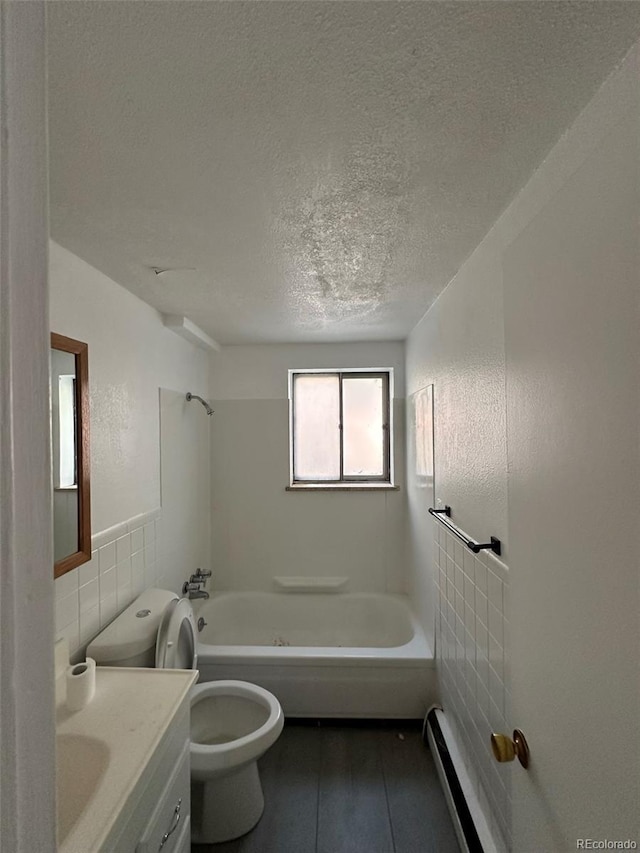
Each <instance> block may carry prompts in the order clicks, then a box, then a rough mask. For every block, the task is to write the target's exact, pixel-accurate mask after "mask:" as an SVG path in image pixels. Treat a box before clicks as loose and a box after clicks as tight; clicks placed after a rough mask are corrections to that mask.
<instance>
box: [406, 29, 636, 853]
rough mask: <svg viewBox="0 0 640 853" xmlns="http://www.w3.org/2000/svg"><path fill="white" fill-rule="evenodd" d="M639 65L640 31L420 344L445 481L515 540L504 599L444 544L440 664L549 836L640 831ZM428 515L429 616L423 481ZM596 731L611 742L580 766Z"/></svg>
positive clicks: (531, 831)
mask: <svg viewBox="0 0 640 853" xmlns="http://www.w3.org/2000/svg"><path fill="white" fill-rule="evenodd" d="M638 80H639V77H638V47H637V46H636V48H635V49H634V51H632V53H631V54H630V56H629V58H628V59H627V61H626V63H625V65H624V67H623V68H622V70H621V71H619V72H617V73H616V74H614V75H613V77H612V78H611V80H610V81H608V82H607V84H606V85H605V86H604V87H603V89H602V90H601V91H600V92H599V93H598V94H597V95H596V97H595V98H594V100H593V101H592V103H591V104H590V105H589V106H588V107H587V108H586V109H585V111H584V112H583V113H582V115H581V116H580V117H579V118H578V120H577V121H576V123H575V124H574V126H573V127H572V128H571V130H570V131H568V132H567V134H565V136H564V137H563V138H562V139H561V140H560V141H559V142H558V143H557V145H556V146H555V147H554V149H553V151H552V152H550V154H549V155H548V157H547V159H546V160H545V162H544V163H543V164H542V165H541V166H540V168H539V169H538V171H537V172H536V173H535V175H534V176H533V177H532V179H531V180H530V181H529V183H528V184H527V186H526V187H525V188H524V189H523V190H522V191H521V193H520V194H519V195H518V196H517V198H516V199H515V200H514V201H513V202H512V204H511V205H510V206H509V208H507V210H506V211H505V213H504V214H503V215H502V216H501V217H500V219H499V220H498V221H497V223H496V225H495V226H494V227H493V229H492V230H491V231H490V232H489V234H488V235H487V237H486V238H485V239H484V240H483V241H482V243H481V244H480V245H479V246H478V247H477V249H476V250H475V252H474V253H473V254H472V255H471V257H470V258H469V260H468V261H467V262H466V263H465V264H464V265H463V267H462V268H461V269H460V271H459V272H458V274H457V275H456V277H455V278H454V279H453V280H452V282H451V283H450V284H449V286H448V287H447V289H446V290H445V291H444V293H443V294H442V295H441V296H440V298H439V299H438V300H437V301H436V303H435V304H434V305H433V306H432V308H431V309H430V311H429V312H428V313H427V314H426V316H425V317H424V318H423V320H422V321H421V322H420V323H419V324H418V326H417V327H416V328H415V329H414V330H413V332H412V333H411V335H410V337H409V340H408V342H407V394H412V393H414V392H415V391H416V390H417V389H419V388H420V387H423V386H424V385H426V384H428V383H430V382H433V383H434V385H435V420H436V491H437V497H438V499H439V500H440V501H441V502H442V503H443V504H444V503H447V504H450V505H451V507H452V510H453V514H454V520H455V521H456V522H457V523H458V524H459V525H460V527H462V528H463V529H464V530H465V531H466V532H468V533H469V534H470V535H471V536H473V537H474V538H476V539H483V540H484V539H485V538H486V537H488V536H490V535H495V536H498V537H499V538H500V539H502V540H503V545H504V551H503V558H504V560H506V563H507V564H508V568H507V566H506V565H505V566H504V567H501V568H500V572H499V573H498V575H499V576H500V577H501V580H502V582H503V588H502V591H501V593H500V594H499V595H498V592H497V591H496V597H495V601H494V608H495V609H494V611H491V600H489V602H488V603H489V607H488V612H486V611H485V608H484V599H483V598H482V595H483V594H484V593H482V590H480V593H481V594H480V595H479V592H478V585H477V580H478V578H477V571H476V570H475V569H474V568H471V563H469V566H470V568H469V571H468V572H467V569H466V567H465V566H464V565H463V566H462V569H463V571H462V572H460V573H458V571H457V569H456V565H457V561H456V560H455V556H454V555H453V554H452V555H448V554H447V553H446V552H445V553H444V554H443V552H442V549H441V548H440V545H441V544H442V542H440V544H437V543H436V546H435V547H436V554H437V557H438V563H439V565H440V568H442V566H443V564H444V566H445V572H444V576H443V574H442V571H439V572H438V574H437V587H436V589H435V592H434V594H435V597H436V602H437V603H438V620H437V631H438V644H437V645H438V650H439V651H438V658H439V660H438V666H439V674H440V679H441V687H442V693H443V702H444V705H445V709H446V711H447V713H448V715H449V716H450V718H451V719H452V722H453V725H454V728H455V730H456V732H457V736H458V738H459V741H460V744H461V746H462V748H463V752H464V753H465V755H466V759H467V763H468V766H469V768H470V771H471V775H472V777H473V779H474V780H475V783H476V785H477V787H478V790H479V793H480V796H481V799H482V800H483V802H484V803H485V805H486V806H487V808H488V809H489V810H490V811H491V819H492V821H493V826H494V829H495V830H496V835H498V833H501V834H502V836H503V838H504V839H505V840H506V841H507V843H508V842H509V841H510V840H511V830H512V829H513V830H514V832H515V835H514V837H513V844H514V849H517V850H522V851H527V853H528V851H530V850H531V851H533V850H539V849H545V850H550V851H551V850H554V851H555V850H565V849H570V847H575V837H577V836H576V833H577V835H578V836H586V837H593V838H598V837H600V838H605V837H608V838H626V837H627V835H628V834H629V833H630V832H631V834H632V836H633V833H634V831H637V825H635V824H636V823H637V819H636V811H637V810H636V809H635V807H634V806H633V802H636V803H637V784H638V779H637V767H638V764H637V753H635V752H633V749H635V748H636V747H635V746H633V748H632V751H631V752H629V751H628V752H627V758H626V759H625V758H624V757H623V755H622V752H620V753H619V752H618V751H617V750H618V747H620V749H621V750H623V744H622V740H623V739H621V740H620V742H618V740H617V739H616V742H615V745H613V744H611V749H609V745H610V744H609V741H608V738H607V737H606V733H607V732H613V731H619V732H623V731H625V730H629V729H630V728H632V727H633V726H634V725H635V724H634V723H633V722H632V721H633V720H637V714H638V708H637V666H636V664H635V662H634V661H633V660H631V658H630V656H629V652H628V650H629V649H637V648H638V636H637V630H638V626H637V606H638V590H637V583H638V551H637V546H635V545H634V544H633V543H634V540H633V535H634V534H633V531H634V530H635V528H636V527H637V517H638V510H639V506H638V491H637V490H638V481H639V479H640V472H639V470H638V463H639V455H638V427H637V425H638V390H637V389H638V386H637V379H638V334H637V328H638V327H637V309H638V306H637V287H638V269H639V261H638V232H637V223H638V196H637V193H638V189H637V171H638V150H639V149H638V141H639V136H638V103H639V101H638V94H639V92H638V89H639V86H638ZM634 292H635V300H636V302H635V304H634V297H633V293H634ZM505 306H506V308H505ZM505 340H506V345H505ZM607 507H610V508H611V509H610V511H607ZM603 511H604V514H602V512H603ZM410 524H411V535H410V542H411V545H412V551H411V553H412V560H411V561H410V565H411V575H412V579H413V589H414V591H415V595H416V597H417V598H418V599H419V600H420V601H421V602H422V607H423V609H426V610H427V611H428V610H429V609H430V608H431V601H432V598H431V595H432V589H433V588H432V586H431V584H432V579H431V571H428V572H426V573H425V569H429V570H430V569H431V567H432V558H431V553H432V548H433V544H432V543H433V539H434V531H435V530H436V528H435V524H436V523H435V522H432V521H431V520H430V519H428V517H427V516H426V515H425V513H424V507H422V506H419V505H418V503H417V501H416V500H412V496H411V494H410ZM438 549H440V550H438ZM489 559H490V558H489ZM488 565H489V564H488ZM449 568H450V569H451V574H452V577H453V589H451V583H450V578H449ZM489 568H490V565H489ZM425 575H426V576H425ZM458 584H459V585H458ZM497 589H498V587H497V585H496V590H497ZM479 599H480V600H481V601H482V602H483V607H482V610H480V608H478V600H479ZM485 612H486V616H484V615H483V614H484V613H485ZM492 612H493V615H494V619H493V625H492V622H491V613H492ZM514 613H515V614H516V618H515V619H514V623H513V624H511V623H510V618H509V617H510V616H511V615H513V614H514ZM485 638H486V640H487V646H488V649H487V648H484V646H485ZM510 638H513V639H510ZM492 647H493V652H492ZM631 657H634V656H631ZM515 661H517V663H518V666H517V667H516V666H515ZM632 669H633V673H632V671H631V670H632ZM516 670H517V671H516ZM486 676H488V679H486ZM558 679H560V681H562V682H563V683H562V684H561V683H559V682H558ZM554 685H555V686H554ZM487 688H488V689H487ZM511 690H513V695H512V694H511ZM512 706H513V707H512ZM500 711H501V712H502V715H500V714H499V713H498V712H500ZM512 713H513V718H512V716H511V715H512ZM540 715H542V717H543V718H544V720H545V724H544V726H541V725H539V724H538V723H534V722H530V728H531V730H532V734H533V739H534V743H533V744H531V746H532V755H534V756H535V761H536V762H537V763H536V765H535V769H534V771H533V772H529V773H528V774H524V773H522V772H521V771H520V773H518V771H519V768H518V767H516V768H515V769H514V770H510V769H509V770H501V771H500V773H499V774H498V776H499V778H498V780H497V782H496V780H495V779H494V778H493V777H494V775H495V774H494V773H492V771H491V770H490V769H489V768H490V767H492V759H491V758H490V755H489V751H488V746H489V734H490V732H491V730H492V729H494V728H495V727H496V725H505V726H506V729H504V730H509V727H511V728H512V727H513V726H515V725H523V727H524V723H523V720H529V721H530V720H532V718H533V719H536V717H537V718H540ZM572 727H573V728H572ZM574 732H579V733H580V738H581V741H580V742H582V743H584V744H589V743H590V742H591V741H592V739H593V738H594V737H598V736H599V734H602V736H603V737H604V738H605V740H604V741H603V748H602V749H600V748H597V749H592V748H591V747H589V748H587V750H586V753H584V754H582V755H581V756H580V758H579V759H578V762H577V763H578V765H580V767H581V769H580V770H579V771H577V770H576V755H575V749H574V754H572V755H570V754H568V747H567V744H568V743H571V744H572V745H573V746H574V747H575V745H576V742H577V739H576V738H574V734H573V733H574ZM632 740H633V741H634V744H636V745H637V739H634V738H632ZM631 746H632V745H631V744H630V743H629V742H628V741H627V748H628V749H629V747H631ZM512 774H513V778H512ZM616 778H617V779H618V784H616V782H615V780H616ZM601 780H607V781H606V782H605V784H601ZM512 786H514V787H513V788H512ZM620 787H622V788H623V789H624V791H625V793H624V796H621V795H620V790H618V789H619V788H620ZM512 796H513V800H512ZM595 803H597V808H596V807H594V804H595ZM512 808H513V810H514V811H513V820H512V811H511V810H512ZM580 827H582V829H580ZM634 827H635V828H634Z"/></svg>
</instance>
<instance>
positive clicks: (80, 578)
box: [55, 509, 164, 658]
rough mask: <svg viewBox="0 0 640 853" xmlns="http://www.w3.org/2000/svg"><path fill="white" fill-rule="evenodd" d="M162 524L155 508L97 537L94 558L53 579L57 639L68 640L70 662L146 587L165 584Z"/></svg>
mask: <svg viewBox="0 0 640 853" xmlns="http://www.w3.org/2000/svg"><path fill="white" fill-rule="evenodd" d="M160 524H161V510H160V509H157V510H151V511H150V512H146V513H142V514H141V515H137V516H135V517H134V518H131V519H129V520H128V521H124V522H122V523H120V524H116V525H114V526H113V527H110V528H108V529H107V530H104V531H102V532H101V533H97V534H96V535H94V536H92V538H91V560H90V561H89V562H87V563H83V565H81V566H79V567H78V568H77V569H73V571H71V572H67V574H65V575H62V577H59V578H57V580H56V581H55V605H56V622H55V625H56V634H55V639H59V638H60V637H65V638H66V639H67V641H68V643H69V652H70V655H71V657H72V658H73V657H74V656H78V654H79V653H80V652H84V649H85V648H86V646H87V644H88V643H89V642H90V641H91V640H92V639H93V637H95V635H96V634H97V633H98V632H99V631H100V630H101V629H102V628H103V627H104V626H105V625H107V624H108V623H109V622H111V620H112V619H113V618H114V617H115V616H116V615H117V614H118V613H120V612H121V611H122V610H124V608H125V607H127V606H128V605H129V604H130V603H131V602H132V601H133V600H134V598H136V597H137V596H138V595H139V594H140V593H141V592H142V591H143V590H144V589H147V588H148V587H153V586H157V585H161V584H162V582H163V580H164V579H163V578H162V577H160V572H159V564H158V560H157V553H156V542H157V540H158V537H159V526H160Z"/></svg>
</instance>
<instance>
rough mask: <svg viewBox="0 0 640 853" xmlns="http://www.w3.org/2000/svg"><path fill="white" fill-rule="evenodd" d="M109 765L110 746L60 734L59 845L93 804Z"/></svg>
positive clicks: (58, 767)
mask: <svg viewBox="0 0 640 853" xmlns="http://www.w3.org/2000/svg"><path fill="white" fill-rule="evenodd" d="M108 765H109V747H108V746H107V744H106V743H105V742H104V741H102V740H100V739H99V738H95V737H88V736H87V735H80V734H59V735H57V737H56V791H57V805H58V844H61V843H62V842H63V841H64V839H65V838H66V837H67V835H68V834H69V832H70V831H71V830H72V829H73V827H74V825H75V824H76V822H77V821H78V819H79V818H80V816H81V815H82V814H83V813H84V811H85V810H86V809H87V807H88V806H89V805H90V803H91V800H92V798H93V796H94V794H95V792H96V789H97V788H98V786H99V784H100V780H101V779H102V777H103V775H104V772H105V770H106V769H107V767H108Z"/></svg>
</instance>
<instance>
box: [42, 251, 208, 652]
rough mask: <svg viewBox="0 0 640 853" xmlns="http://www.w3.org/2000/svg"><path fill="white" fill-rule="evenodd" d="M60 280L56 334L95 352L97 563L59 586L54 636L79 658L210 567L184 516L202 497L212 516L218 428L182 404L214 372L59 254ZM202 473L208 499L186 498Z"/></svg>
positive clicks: (202, 538) (116, 289) (204, 543)
mask: <svg viewBox="0 0 640 853" xmlns="http://www.w3.org/2000/svg"><path fill="white" fill-rule="evenodd" d="M50 277H51V278H50V282H51V328H52V329H53V330H55V331H56V332H59V333H61V334H64V335H67V336H69V337H73V338H78V339H80V340H83V341H86V342H87V343H88V345H89V385H90V397H91V401H90V403H91V519H92V534H93V537H92V558H91V560H90V561H89V562H88V563H85V564H84V565H82V566H80V567H79V568H77V569H74V570H73V571H71V572H69V573H67V574H66V575H63V577H61V578H59V579H58V580H57V581H56V584H55V586H56V636H65V637H66V638H67V639H68V641H69V647H70V650H71V653H72V654H75V653H78V652H79V650H80V649H81V648H82V647H84V646H85V645H86V643H87V642H88V641H89V640H90V639H91V638H92V637H93V636H94V635H95V634H96V633H97V631H98V630H99V629H100V628H101V627H104V625H106V624H107V623H108V622H109V621H110V620H111V619H113V617H114V616H115V615H116V613H118V612H120V611H121V610H123V609H124V608H125V607H126V606H127V605H128V604H129V603H130V602H131V601H132V600H133V598H135V597H136V595H138V594H139V593H140V592H141V591H142V590H143V589H144V588H146V587H148V586H155V585H157V584H164V585H166V586H167V587H168V588H169V589H174V590H175V591H177V590H178V589H179V588H180V584H181V580H184V577H185V576H186V573H187V569H189V568H191V563H192V562H194V561H195V560H196V559H200V560H201V561H202V563H203V564H206V561H207V553H208V552H207V549H208V528H206V529H205V530H200V531H199V529H198V516H197V514H196V516H195V517H194V519H191V518H189V517H188V513H187V512H186V510H187V508H189V507H193V503H192V501H193V500H194V499H197V498H201V497H202V496H203V494H204V502H205V503H207V504H208V465H209V462H208V434H207V431H206V430H207V429H208V424H207V423H206V422H207V421H208V418H207V417H206V415H205V413H204V411H203V410H202V409H201V407H200V406H199V405H197V408H196V405H195V404H188V403H186V401H184V406H183V405H182V403H181V402H180V400H181V398H182V397H183V395H184V394H186V392H187V391H189V390H191V391H193V392H194V393H198V392H200V393H201V394H202V395H204V394H206V389H207V384H208V370H209V361H208V356H207V355H206V354H205V353H204V352H203V351H202V350H200V349H198V348H197V347H195V346H193V345H192V344H190V343H187V342H186V341H183V340H182V339H181V338H179V337H178V336H177V335H175V334H174V333H173V332H171V331H169V330H168V329H166V328H165V327H164V326H163V325H162V321H161V318H160V316H159V314H158V313H157V312H156V311H155V309H153V308H150V307H149V306H148V305H145V304H144V303H143V302H141V301H140V300H139V299H138V298H137V297H135V296H132V294H130V293H129V292H128V291H126V290H125V289H124V288H122V287H120V286H119V285H118V284H116V283H115V282H114V281H111V280H110V279H108V278H107V277H106V276H104V275H102V274H101V273H99V272H98V271H97V270H95V269H93V268H92V267H90V266H89V265H88V264H86V263H85V262H84V261H82V260H81V259H80V258H77V257H76V256H75V255H72V254H71V253H70V252H67V251H66V249H62V248H61V247H60V246H57V245H56V244H55V243H52V244H51V254H50ZM161 387H162V388H171V389H175V390H174V391H163V392H162V394H163V400H164V404H165V405H164V408H163V415H164V419H163V430H162V445H161V395H160V388H161ZM202 430H204V432H202ZM161 458H163V459H164V460H165V468H166V470H165V472H164V476H163V478H162V496H161ZM194 470H197V471H199V472H201V475H202V483H203V490H204V491H203V490H199V489H198V488H197V482H198V481H197V480H196V481H195V486H194V490H193V491H186V486H185V483H184V481H183V479H182V477H183V475H184V474H185V473H188V472H191V473H193V471H194ZM202 472H204V474H202ZM185 493H186V500H185ZM201 502H202V501H201ZM161 504H162V509H163V510H166V511H163V512H161ZM205 519H206V520H205V524H206V522H208V516H205ZM165 525H166V529H165ZM194 543H196V552H195V553H194ZM192 568H195V565H194V566H193V567H192Z"/></svg>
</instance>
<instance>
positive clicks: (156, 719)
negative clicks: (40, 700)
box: [56, 666, 197, 853]
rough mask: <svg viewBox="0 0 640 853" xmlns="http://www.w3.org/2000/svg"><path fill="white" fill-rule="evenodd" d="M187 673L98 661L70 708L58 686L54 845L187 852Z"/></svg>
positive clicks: (62, 849) (83, 851)
mask: <svg viewBox="0 0 640 853" xmlns="http://www.w3.org/2000/svg"><path fill="white" fill-rule="evenodd" d="M196 678H197V672H195V671H192V670H177V669H174V670H169V669H164V670H163V669H135V668H133V667H122V668H121V667H101V666H99V667H97V668H96V691H95V696H94V698H93V699H92V700H91V702H90V703H89V704H88V705H87V706H86V707H85V708H83V709H82V710H80V711H77V712H74V711H70V710H69V708H68V707H67V706H66V703H65V697H64V692H63V691H62V690H59V691H58V704H57V709H56V717H57V807H58V853H189V850H190V836H191V826H190V817H191V784H190V766H189V764H190V762H189V758H190V728H189V722H190V698H189V697H190V692H191V687H192V686H193V683H194V681H195V680H196ZM61 681H63V679H62V680H61Z"/></svg>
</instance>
